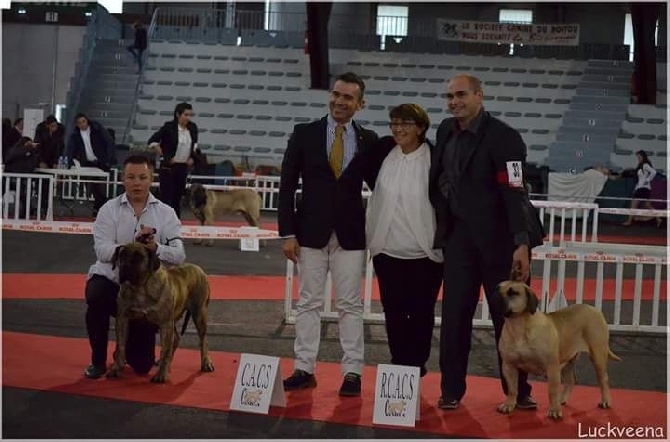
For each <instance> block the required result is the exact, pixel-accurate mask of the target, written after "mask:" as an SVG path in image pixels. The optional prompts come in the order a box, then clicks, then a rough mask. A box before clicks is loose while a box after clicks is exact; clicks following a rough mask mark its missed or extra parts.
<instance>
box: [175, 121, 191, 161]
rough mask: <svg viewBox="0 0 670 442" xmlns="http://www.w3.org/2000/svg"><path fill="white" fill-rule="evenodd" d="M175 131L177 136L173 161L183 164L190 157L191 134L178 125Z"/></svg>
mask: <svg viewBox="0 0 670 442" xmlns="http://www.w3.org/2000/svg"><path fill="white" fill-rule="evenodd" d="M177 131H178V134H179V136H178V142H177V151H176V152H175V154H174V159H173V161H174V162H175V163H185V162H186V161H188V158H189V157H190V156H191V133H190V132H189V131H188V129H186V128H185V127H181V126H180V125H177Z"/></svg>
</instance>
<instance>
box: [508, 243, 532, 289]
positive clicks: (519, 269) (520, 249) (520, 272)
mask: <svg viewBox="0 0 670 442" xmlns="http://www.w3.org/2000/svg"><path fill="white" fill-rule="evenodd" d="M510 275H514V277H515V278H516V280H517V281H521V282H526V281H528V277H529V276H530V262H529V259H528V246H527V245H525V244H524V245H520V246H517V248H516V250H514V254H513V255H512V270H511V271H510Z"/></svg>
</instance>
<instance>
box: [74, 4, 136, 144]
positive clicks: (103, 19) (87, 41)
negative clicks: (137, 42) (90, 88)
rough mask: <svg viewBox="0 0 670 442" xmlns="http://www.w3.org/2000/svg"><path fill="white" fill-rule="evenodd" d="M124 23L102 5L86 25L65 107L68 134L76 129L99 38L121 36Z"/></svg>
mask: <svg viewBox="0 0 670 442" xmlns="http://www.w3.org/2000/svg"><path fill="white" fill-rule="evenodd" d="M122 26H123V25H122V24H121V22H120V21H118V20H117V19H116V18H115V17H114V16H113V15H111V14H110V13H109V12H107V10H106V9H105V8H103V7H101V6H100V5H98V7H97V8H96V10H95V12H94V13H93V15H92V16H91V19H90V20H89V22H88V24H87V25H86V32H85V33H84V42H83V43H82V46H81V49H80V51H79V62H78V63H77V66H76V69H75V74H74V76H73V77H72V80H71V83H70V92H69V93H68V96H67V107H66V109H65V128H66V131H65V133H66V136H69V134H70V133H72V131H73V130H74V118H73V117H74V115H75V114H76V113H77V112H79V107H80V105H81V97H82V94H83V92H84V86H86V80H87V79H88V71H89V68H90V66H91V60H92V59H93V53H94V52H95V47H96V43H97V41H98V39H102V38H117V39H118V38H120V36H121V29H122Z"/></svg>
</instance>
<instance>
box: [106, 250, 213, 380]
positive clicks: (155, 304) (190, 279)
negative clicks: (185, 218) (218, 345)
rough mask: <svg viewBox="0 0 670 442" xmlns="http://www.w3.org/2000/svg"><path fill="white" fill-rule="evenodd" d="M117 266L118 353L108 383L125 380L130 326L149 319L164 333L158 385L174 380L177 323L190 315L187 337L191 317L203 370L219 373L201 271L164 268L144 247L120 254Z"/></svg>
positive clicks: (190, 266) (206, 285)
mask: <svg viewBox="0 0 670 442" xmlns="http://www.w3.org/2000/svg"><path fill="white" fill-rule="evenodd" d="M112 262H113V263H114V264H113V265H114V266H116V264H117V262H118V265H119V283H120V284H121V289H120V291H119V296H118V300H117V304H118V310H117V316H116V351H115V352H114V363H113V364H112V367H111V368H110V370H109V372H108V373H107V377H119V376H120V375H121V370H122V368H123V366H124V364H125V360H126V341H127V338H128V320H130V319H143V318H146V320H148V321H149V322H150V323H152V324H156V325H157V326H158V327H159V331H160V338H161V355H160V363H159V365H158V372H157V373H156V375H155V376H154V377H153V378H152V379H151V381H152V382H157V383H164V382H166V381H167V380H168V379H169V372H170V367H171V365H172V359H173V357H174V352H175V350H176V349H177V346H178V344H179V334H178V333H177V321H178V320H179V319H180V318H181V317H182V315H183V314H184V312H186V318H185V319H184V326H183V328H182V334H183V333H184V331H185V330H186V323H187V321H188V318H189V316H191V317H193V322H194V323H195V327H196V329H197V330H198V337H199V338H200V370H201V371H203V372H210V371H214V365H212V361H211V360H210V359H209V353H208V346H207V336H206V334H207V307H208V305H209V293H210V292H209V282H208V281H207V275H206V274H205V272H204V271H203V270H202V269H201V268H200V267H198V266H196V265H193V264H183V265H180V266H175V267H169V268H168V267H165V266H162V265H161V262H160V260H159V259H158V257H157V256H156V253H155V252H152V251H151V250H150V249H149V247H148V246H146V245H145V244H142V243H140V242H134V243H130V244H127V245H125V246H119V247H117V248H116V251H115V253H114V257H113V258H112Z"/></svg>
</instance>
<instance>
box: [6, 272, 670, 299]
mask: <svg viewBox="0 0 670 442" xmlns="http://www.w3.org/2000/svg"><path fill="white" fill-rule="evenodd" d="M209 282H210V284H211V288H212V299H223V300H252V299H254V300H275V301H277V300H283V299H284V284H285V277H283V276H243V275H234V276H223V275H210V276H209ZM85 284H86V275H77V274H44V273H36V274H32V273H4V274H3V275H2V297H3V298H5V299H11V298H14V299H83V297H84V286H85ZM576 284H577V280H576V279H575V278H567V279H566V281H565V294H566V298H567V299H568V300H574V299H575V293H576ZM531 285H532V287H533V288H534V289H535V291H536V292H537V294H538V296H540V294H541V289H542V282H541V281H540V280H539V279H535V280H534V281H533V282H532V284H531ZM555 287H556V281H555V280H552V283H551V284H550V291H551V293H553V292H554V290H555ZM615 288H616V285H615V280H614V279H605V280H604V282H603V299H604V300H607V301H611V300H614V296H615ZM293 293H294V298H295V299H297V296H298V283H297V278H294V290H293ZM595 293H596V280H595V279H586V280H585V281H584V299H586V300H594V299H595ZM633 294H634V281H633V280H624V283H623V291H622V299H628V300H632V299H633ZM667 294H668V287H667V284H666V281H665V280H664V281H662V282H661V294H660V299H661V300H666V299H667ZM653 296H654V281H653V280H644V281H642V299H643V300H652V299H653ZM372 299H375V300H378V299H379V289H378V286H377V282H376V280H375V281H373V284H372Z"/></svg>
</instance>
